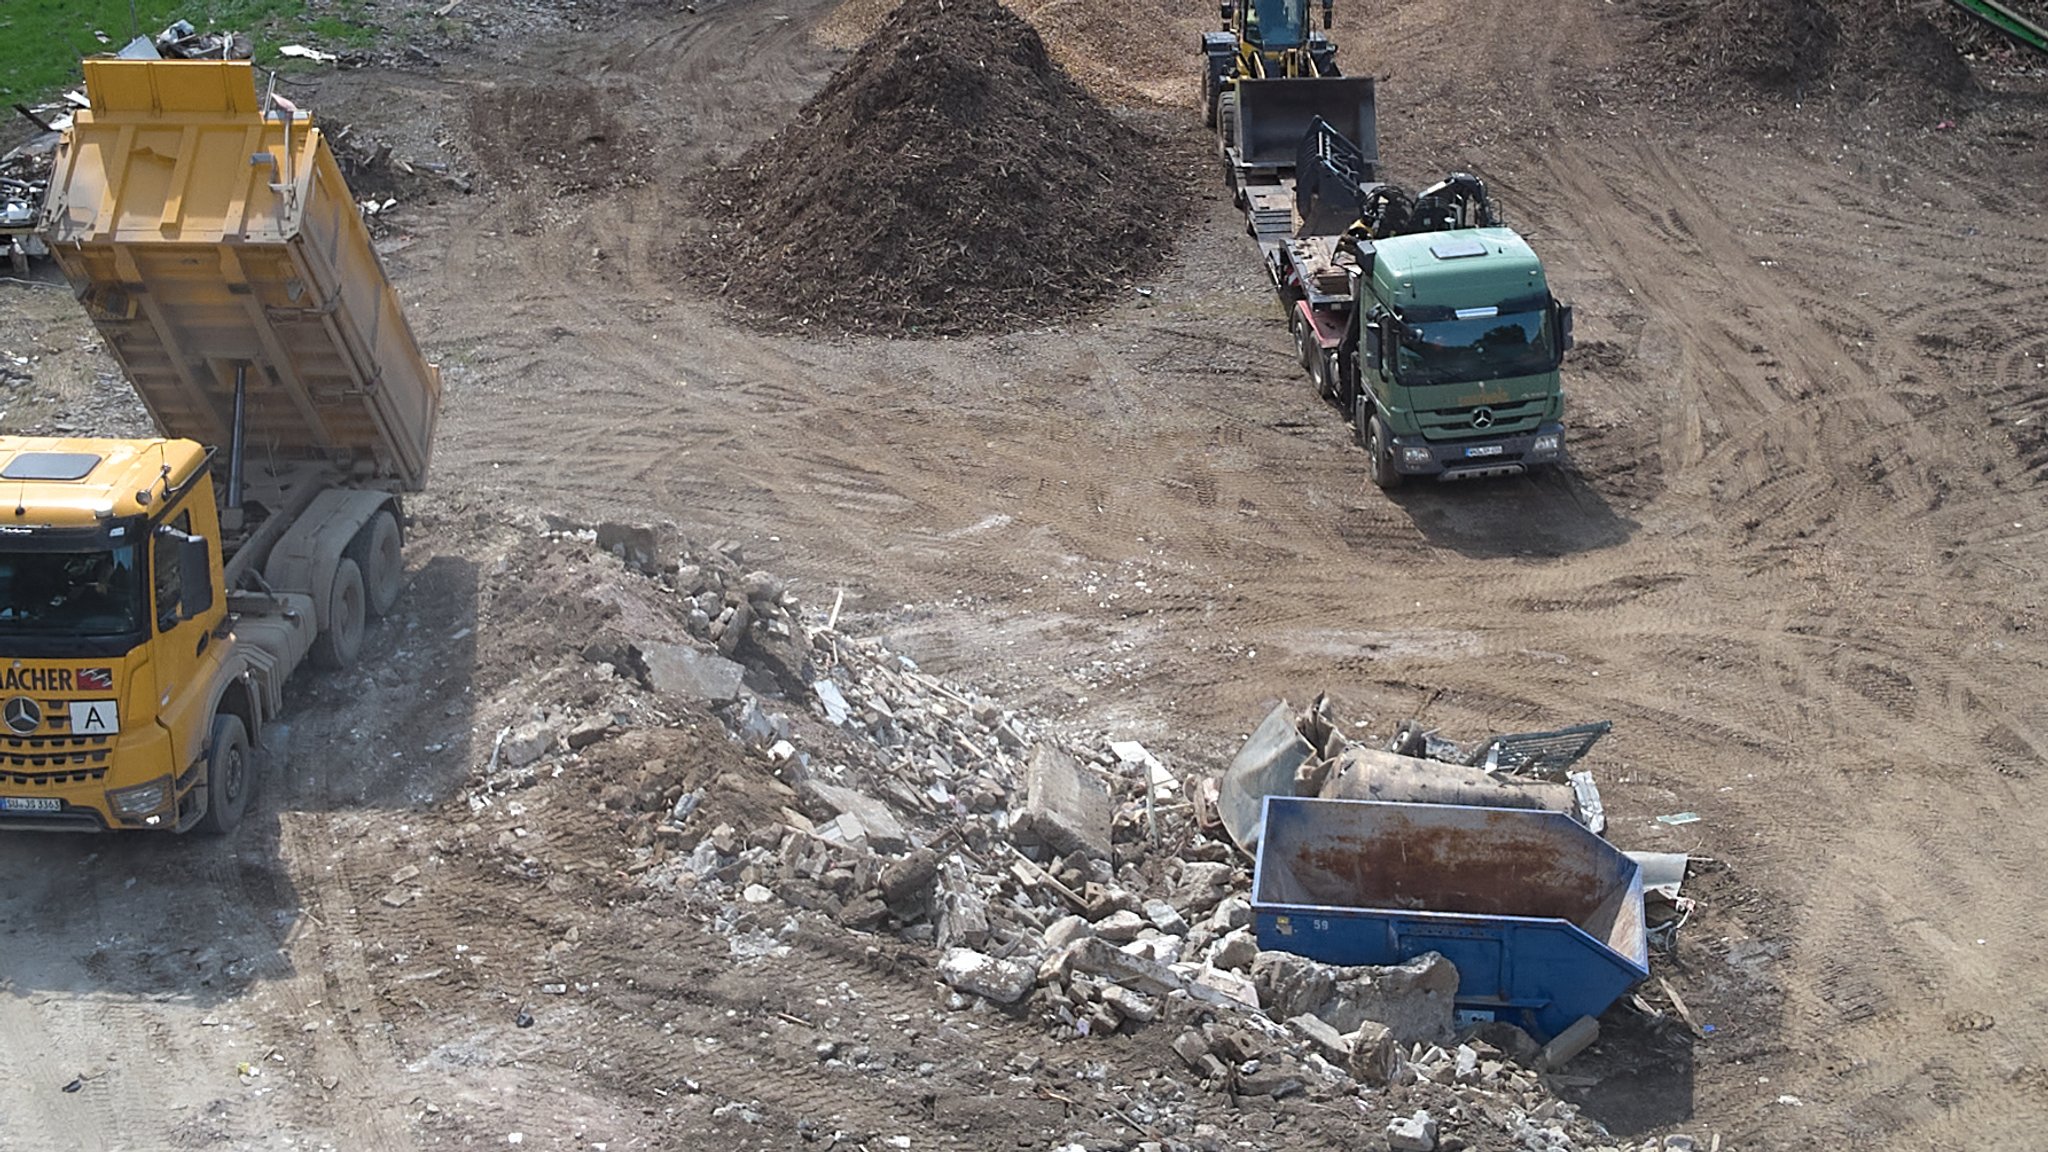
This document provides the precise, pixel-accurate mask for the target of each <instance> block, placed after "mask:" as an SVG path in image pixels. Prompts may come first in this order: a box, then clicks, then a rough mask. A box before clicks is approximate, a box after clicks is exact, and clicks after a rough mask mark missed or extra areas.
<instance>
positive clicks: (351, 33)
mask: <svg viewBox="0 0 2048 1152" xmlns="http://www.w3.org/2000/svg"><path fill="white" fill-rule="evenodd" d="M133 10H134V14H135V15H134V22H133V24H132V25H131V23H130V19H129V11H130V6H129V0H0V104H5V103H8V102H12V101H16V100H24V101H25V100H33V99H38V98H41V97H44V96H48V95H50V94H51V93H53V92H56V91H58V90H60V89H63V88H68V87H72V86H75V85H76V84H78V82H79V68H78V61H79V60H80V59H81V58H82V57H85V56H89V55H93V54H96V53H103V52H118V51H120V49H121V46H122V45H123V44H126V43H127V42H128V41H129V39H130V38H131V35H142V36H151V37H154V36H155V35H156V34H157V33H158V32H161V31H163V30H164V27H165V26H166V25H168V24H170V23H171V21H173V20H179V19H183V20H189V21H191V22H192V26H193V27H194V28H197V29H199V30H200V31H201V32H215V31H231V32H242V33H245V34H247V35H248V37H249V39H250V41H251V42H252V43H253V44H254V45H255V48H256V59H257V61H258V62H259V63H268V62H270V61H272V60H275V59H276V58H277V49H278V47H279V46H280V45H283V44H290V43H294V42H297V41H305V42H307V43H310V44H312V45H314V46H316V47H321V48H327V49H330V50H332V49H338V48H362V47H366V46H368V45H369V44H370V43H371V42H372V41H373V40H374V39H375V38H376V35H377V28H376V27H375V26H374V25H372V24H371V23H369V20H368V17H367V15H366V14H365V13H364V11H363V5H362V0H329V2H326V3H311V4H309V3H308V2H307V0H134V9H133ZM131 27H132V29H133V32H132V33H131ZM95 32H98V33H101V34H103V35H105V36H106V38H107V39H106V42H105V43H102V42H101V41H100V39H99V37H98V36H95V35H94V33H95ZM9 115H11V113H10V114H9Z"/></svg>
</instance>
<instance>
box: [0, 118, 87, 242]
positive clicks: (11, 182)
mask: <svg viewBox="0 0 2048 1152" xmlns="http://www.w3.org/2000/svg"><path fill="white" fill-rule="evenodd" d="M84 103H85V97H84V96H82V95H77V94H75V93H74V94H73V95H71V96H67V97H65V99H64V100H63V102H61V103H57V104H47V105H43V106H41V107H38V108H30V107H27V106H26V105H21V104H17V105H15V106H14V107H15V111H17V112H19V113H20V114H21V116H22V118H23V119H25V120H27V121H28V123H29V124H30V125H32V126H33V134H32V135H30V136H29V137H28V139H26V140H23V141H22V142H21V143H20V144H17V145H15V146H14V147H12V148H9V149H8V150H7V151H6V152H5V153H0V255H4V256H6V257H7V258H8V261H9V263H10V264H11V265H12V266H13V272H14V274H15V275H17V276H24V275H27V273H28V258H29V257H31V256H44V255H47V254H48V253H49V249H47V248H45V247H44V246H43V242H42V241H41V240H39V239H37V237H36V234H35V225H36V216H37V214H38V213H40V212H41V211H42V207H43V197H44V196H45V195H46V194H47V193H48V192H49V188H50V169H51V167H52V165H54V164H55V163H56V157H57V144H58V142H59V141H60V140H61V139H62V138H63V134H64V129H66V128H69V127H70V126H71V113H72V110H73V109H75V108H78V107H82V106H83V105H84Z"/></svg>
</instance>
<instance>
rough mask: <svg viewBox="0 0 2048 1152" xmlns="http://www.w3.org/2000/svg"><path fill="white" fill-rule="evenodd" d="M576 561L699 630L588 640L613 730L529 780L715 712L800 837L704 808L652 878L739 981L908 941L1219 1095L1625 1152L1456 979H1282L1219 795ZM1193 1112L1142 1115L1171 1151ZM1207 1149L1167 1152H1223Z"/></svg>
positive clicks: (1154, 1104) (1155, 1109)
mask: <svg viewBox="0 0 2048 1152" xmlns="http://www.w3.org/2000/svg"><path fill="white" fill-rule="evenodd" d="M553 532H554V533H555V534H556V536H557V537H558V538H561V539H565V540H571V541H580V542H583V543H587V544H591V545H596V544H597V543H598V542H599V541H602V542H603V544H604V545H605V550H606V551H610V552H611V553H612V554H613V555H614V556H615V557H617V558H618V561H619V563H620V564H621V565H623V566H624V567H625V568H626V569H627V570H628V571H630V572H633V573H635V574H637V575H638V577H639V578H643V579H646V580H649V581H653V582H655V583H656V584H657V585H658V586H659V587H661V588H663V589H665V590H666V591H667V593H668V594H669V595H670V596H671V597H673V601H672V602H673V603H674V604H675V606H676V611H675V613H674V616H673V618H672V619H671V620H670V621H668V622H667V623H668V624H669V625H671V626H668V627H663V626H657V625H659V624H661V623H662V622H658V621H641V622H639V625H640V626H639V627H637V628H635V629H634V630H631V631H629V630H628V627H629V626H631V625H633V624H634V622H633V621H630V620H629V621H623V622H622V621H614V622H613V623H610V624H607V625H606V626H605V627H604V628H603V629H602V630H600V633H599V634H598V635H597V636H595V637H593V638H592V639H591V640H590V642H589V644H588V645H587V646H586V648H585V649H584V653H583V654H584V658H585V659H586V660H587V661H589V662H591V663H592V664H594V665H596V666H597V667H598V669H599V670H600V671H608V672H609V673H610V674H611V676H612V679H611V681H610V683H611V684H612V685H613V692H614V696H613V697H612V698H611V699H610V700H609V702H608V704H607V705H606V706H605V707H604V708H603V709H602V710H601V712H600V714H598V715H595V716H589V715H575V714H571V713H569V712H567V711H559V712H554V713H547V714H545V715H542V716H538V717H535V718H532V719H531V720H529V721H528V722H526V723H524V724H522V725H520V726H519V727H518V729H517V740H516V742H515V741H514V740H513V738H512V737H511V736H508V737H507V738H506V744H507V745H509V746H512V747H513V749H514V752H515V755H516V756H519V757H524V756H526V755H528V753H529V751H530V750H532V749H535V748H539V749H541V751H539V752H538V753H537V754H536V755H535V757H534V760H533V761H532V762H531V763H529V764H527V765H525V766H524V768H522V769H521V770H522V771H527V772H534V771H543V772H544V771H551V770H558V769H557V768H556V767H551V766H559V765H562V764H573V762H574V761H575V759H576V758H577V757H579V756H583V755H587V754H589V752H590V751H591V750H592V749H593V748H597V747H601V746H602V745H603V743H604V742H605V741H608V740H612V739H616V738H618V735H619V734H620V733H622V732H625V731H629V730H631V729H632V728H633V727H634V726H635V725H636V724H641V723H647V722H651V721H652V720H653V719H655V718H657V717H658V716H660V715H666V714H669V713H667V712H664V711H662V710H664V709H673V708H675V707H680V706H688V707H694V708H699V709H702V708H710V709H712V710H713V714H714V715H715V716H716V717H717V718H718V720H719V721H720V722H721V723H722V724H723V725H724V728H725V731H726V733H727V734H728V735H729V737H730V739H732V740H733V741H735V742H736V743H737V744H739V745H740V746H742V747H743V748H745V749H747V750H748V753H749V755H750V756H751V757H753V762H754V763H755V764H757V765H758V770H759V779H760V787H761V788H762V789H764V790H765V794H771V795H773V796H776V797H781V798H786V799H783V800H782V802H781V807H780V809H779V811H780V817H779V819H778V820H773V821H770V822H768V823H766V824H763V825H760V826H756V827H751V828H738V827H734V826H732V825H730V824H717V825H715V826H713V827H711V828H708V829H706V828H705V827H704V826H703V825H702V823H700V822H699V821H701V819H702V817H697V816H694V815H693V812H694V808H695V807H696V802H695V801H693V799H692V794H684V795H683V796H682V797H681V798H680V799H677V800H676V801H675V802H674V806H673V809H671V808H669V807H668V805H667V803H666V802H664V803H663V805H662V806H661V809H660V814H659V819H661V821H662V823H663V825H664V828H665V830H664V831H662V832H661V833H660V834H658V835H655V836H653V837H651V838H649V840H648V842H647V843H646V845H645V846H644V847H642V848H639V849H636V851H637V852H638V853H639V854H641V855H642V857H643V858H644V861H645V863H644V865H641V866H636V867H635V868H634V869H633V871H634V872H635V874H636V875H637V876H638V877H639V881H640V883H641V884H643V885H645V886H647V887H648V888H650V889H656V890H660V891H665V892H672V893H675V894H678V895H681V896H683V897H684V898H685V899H687V900H688V901H690V902H692V903H693V904H696V905H699V906H701V907H702V908H703V909H704V913H705V915H704V917H703V918H704V920H705V921H706V922H708V923H709V924H711V925H712V926H713V928H714V930H716V931H720V932H724V933H726V934H728V935H729V936H730V938H731V940H732V946H733V955H734V957H735V959H736V961H737V962H739V963H747V962H749V960H750V959H751V958H754V957H760V956H771V955H781V954H785V953H786V952H787V949H788V945H787V943H786V941H787V940H788V939H789V938H790V936H791V934H792V933H794V932H795V931H797V926H798V925H799V924H800V923H804V922H813V923H817V924H820V925H825V926H828V927H830V928H831V929H832V930H844V931H851V932H857V933H867V934H873V935H874V936H876V937H878V938H879V937H893V938H894V939H895V940H896V941H898V942H899V943H898V944H896V945H893V946H894V947H901V946H906V945H907V946H909V947H911V948H914V949H920V950H925V951H926V952H927V954H928V955H929V956H930V960H929V963H930V965H931V968H930V971H931V972H932V974H933V981H932V983H933V988H934V993H933V995H934V998H935V1001H936V1002H938V1003H941V1004H943V1006H944V1008H945V1009H946V1010H948V1011H954V1012H968V1013H971V1012H976V1011H1002V1012H1006V1013H1011V1014H1021V1015H1022V1016H1023V1017H1025V1018H1028V1019H1031V1020H1035V1021H1037V1022H1038V1023H1039V1024H1040V1025H1041V1026H1042V1027H1044V1028H1045V1029H1046V1030H1047V1031H1048V1033H1049V1034H1050V1035H1052V1036H1054V1037H1059V1038H1063V1039H1064V1040H1065V1041H1066V1042H1070V1043H1076V1044H1088V1043H1092V1042H1099V1041H1100V1039H1101V1038H1102V1037H1105V1036H1110V1035H1118V1036H1134V1035H1138V1034H1141V1033H1144V1032H1146V1031H1147V1030H1152V1029H1158V1030H1160V1032H1159V1034H1158V1036H1157V1038H1156V1041H1155V1042H1157V1043H1160V1044H1162V1045H1170V1047H1171V1049H1172V1052H1173V1053H1174V1054H1175V1055H1176V1056H1177V1058H1178V1060H1179V1062H1180V1063H1181V1064H1182V1065H1184V1066H1185V1067H1186V1069H1187V1070H1188V1079H1187V1082H1188V1083H1189V1084H1190V1085H1191V1086H1196V1085H1199V1086H1201V1087H1204V1088H1207V1089H1208V1090H1211V1091H1215V1092H1224V1093H1230V1094H1233V1095H1235V1096H1236V1097H1238V1098H1244V1097H1255V1098H1257V1097H1267V1098H1275V1099H1278V1098H1286V1097H1290V1096H1296V1095H1302V1096H1306V1097H1309V1098H1312V1099H1316V1100H1333V1099H1337V1098H1341V1097H1351V1098H1355V1099H1356V1100H1357V1101H1358V1102H1359V1105H1360V1106H1362V1107H1367V1108H1370V1109H1375V1110H1377V1111H1378V1113H1379V1114H1382V1115H1386V1116H1388V1117H1389V1118H1390V1121H1391V1122H1390V1123H1388V1125H1387V1134H1388V1140H1389V1142H1390V1146H1391V1147H1401V1148H1432V1149H1433V1148H1446V1149H1456V1148H1462V1147H1467V1146H1469V1145H1470V1143H1471V1141H1472V1140H1473V1139H1474V1138H1475V1134H1477V1133H1481V1132H1491V1133H1494V1136H1490V1137H1488V1138H1487V1139H1489V1140H1494V1141H1495V1142H1496V1143H1497V1142H1498V1139H1499V1138H1506V1139H1509V1140H1512V1141H1514V1142H1515V1143H1516V1144H1517V1145H1518V1146H1522V1147H1528V1148H1545V1149H1549V1148H1570V1149H1593V1148H1601V1147H1611V1146H1613V1142H1612V1141H1611V1140H1609V1139H1607V1138H1606V1137H1605V1136H1604V1134H1603V1133H1601V1132H1600V1131H1599V1130H1598V1129H1597V1127H1595V1126H1593V1125H1591V1124H1590V1123H1588V1122H1586V1121H1585V1120H1583V1119H1581V1118H1580V1117H1579V1116H1578V1115H1577V1112H1576V1109H1574V1108H1573V1107H1572V1106H1571V1105H1569V1104H1566V1103H1563V1102H1561V1101H1559V1100H1558V1099H1556V1098H1555V1097H1554V1096H1553V1095H1552V1094H1551V1093H1550V1091H1549V1089H1548V1088H1547V1087H1546V1084H1545V1081H1544V1080H1543V1079H1542V1077H1541V1076H1540V1075H1539V1073H1538V1071H1537V1070H1536V1069H1537V1068H1538V1067H1539V1066H1540V1064H1541V1056H1540V1052H1539V1050H1538V1049H1537V1046H1536V1045H1535V1043H1534V1042H1533V1041H1531V1040H1530V1039H1529V1038H1528V1037H1527V1036H1526V1035H1524V1034H1522V1033H1520V1031H1519V1030H1518V1029H1514V1028H1512V1027H1510V1026H1508V1025H1504V1024H1485V1025H1480V1026H1465V1027H1460V1026H1459V1024H1458V1023H1457V1020H1456V1017H1455V1015H1454V1013H1453V1009H1452V997H1453V996H1454V994H1455V992H1456V989H1457V981H1458V974H1457V970H1456V968H1455V967H1454V966H1453V965H1452V964H1451V962H1450V961H1448V960H1446V959H1445V958H1444V957H1442V956H1439V955H1436V954H1430V955H1427V956H1423V957H1420V958H1418V959H1416V960H1414V961H1412V962H1410V963H1408V964H1404V965H1400V966H1394V967H1380V968H1374V967H1356V968H1343V967H1333V966H1330V965H1324V964H1319V963H1317V962H1315V961H1311V960H1307V959H1304V958H1302V957H1299V956H1295V955H1292V954H1290V953H1284V952H1274V951H1264V950H1261V949H1260V947H1259V944H1258V939H1257V937H1256V935H1255V934H1254V932H1253V931H1252V924H1251V921H1252V909H1251V904H1250V900H1249V897H1248V890H1249V887H1250V879H1251V878H1250V874H1249V868H1248V866H1247V865H1246V864H1245V863H1244V862H1243V860H1244V858H1243V857H1242V856H1240V855H1239V854H1238V853H1237V852H1236V850H1235V849H1234V847H1233V846H1232V845H1231V844H1230V842H1229V840H1228V839H1226V838H1225V836H1224V833H1223V831H1222V829H1221V828H1220V827H1217V826H1215V825H1213V824H1212V825H1206V826H1205V825H1204V824H1203V823H1202V822H1201V821H1200V819H1199V814H1200V806H1199V805H1198V804H1194V803H1190V802H1189V801H1188V800H1186V799H1183V798H1184V797H1189V796H1190V795H1191V794H1192V793H1193V792H1194V791H1195V785H1196V784H1197V783H1198V782H1197V781H1194V780H1189V779H1183V778H1181V777H1179V776H1177V775H1176V774H1175V773H1174V772H1173V770H1172V767H1171V763H1170V761H1166V760H1162V759H1161V758H1160V757H1159V756H1157V755H1156V754H1154V753H1153V752H1151V751H1149V750H1147V749H1145V748H1144V747H1143V745H1140V744H1138V743H1137V742H1135V741H1126V740H1121V739H1118V740H1108V739H1075V738H1067V739H1062V738H1060V737H1058V736H1056V735H1055V734H1054V733H1053V731H1052V730H1051V728H1050V727H1049V726H1048V725H1044V724H1042V723H1040V722H1039V721H1037V720H1036V719H1034V718H1033V717H1032V716H1031V715H1029V714H1026V713H1022V712H1019V711H1017V710H1014V709H1010V708H1006V707H1004V706H1003V705H1002V703H1001V702H1000V701H998V700H996V699H993V698H991V697H989V696H986V695H983V694H982V693H981V692H979V691H977V690H975V689H973V688H969V687H965V686H960V685H955V684H952V683H948V682H946V681H945V680H943V679H941V678H939V677H936V676H933V675H930V674H928V673H926V672H924V671H923V670H922V669H920V668H919V667H918V666H917V664H916V663H915V662H914V661H912V660H910V659H909V658H908V657H905V656H903V655H902V654H900V653H897V652H894V651H892V650H890V649H889V648H888V647H887V646H886V645H884V644H882V643H880V642H878V641H876V640H874V639H871V638H865V637H860V636H855V635H851V634H849V633H848V632H845V631H842V630H841V629H840V628H839V627H838V626H837V620H836V616H835V615H832V614H824V613H819V612H817V611H815V610H810V609H807V608H806V606H805V605H804V604H803V603H802V602H801V601H800V600H799V599H798V598H797V596H796V594H795V593H794V591H793V590H792V589H791V588H789V587H788V586H787V585H786V584H785V583H784V582H783V581H781V580H779V579H777V578H775V577H774V576H772V575H770V574H767V573H765V572H762V571H760V570H757V569H754V568H752V567H751V566H749V565H748V564H747V563H746V562H745V559H744V556H743V554H742V552H741V550H740V549H739V548H738V547H737V546H735V545H731V544H724V543H720V544H713V545H710V546H699V545H696V544H693V543H691V542H689V541H686V540H684V539H682V538H681V537H680V536H678V535H676V534H674V533H672V532H669V531H666V530H659V529H641V528H638V527H637V526H624V527H621V526H606V527H604V528H600V529H598V530H595V531H592V530H590V529H584V528H580V527H576V526H573V525H559V524H558V525H555V526H553ZM650 710H651V711H650ZM1303 743H1305V744H1313V742H1312V741H1310V740H1308V739H1307V738H1306V737H1304V738H1303ZM504 771H505V768H504V767H503V766H500V768H499V769H498V771H497V774H498V776H502V775H503V773H504ZM507 787H508V786H506V785H504V784H502V783H499V784H495V785H494V784H491V782H490V781H488V780H487V781H486V786H485V787H482V788H479V790H478V795H477V798H476V799H474V800H473V803H494V802H505V797H506V790H507ZM695 796H696V798H697V799H698V800H701V790H699V791H698V792H697V793H696V794H695ZM686 802H687V803H686ZM1175 1107H1176V1105H1175V1104H1174V1102H1173V1101H1169V1100H1164V1099H1161V1100H1156V1101H1149V1102H1146V1103H1145V1106H1144V1114H1145V1115H1146V1116H1148V1117H1149V1118H1150V1119H1149V1120H1148V1123H1150V1124H1151V1125H1152V1126H1153V1127H1154V1128H1156V1129H1157V1130H1158V1131H1159V1132H1161V1133H1165V1134H1169V1135H1170V1134H1172V1133H1174V1132H1175V1131H1176V1128H1175V1126H1174V1125H1175V1120H1174V1116H1175V1111H1174V1109H1175ZM1183 1111H1184V1112H1186V1114H1187V1115H1188V1116H1190V1117H1191V1116H1192V1111H1191V1110H1188V1109H1186V1108H1185V1106H1183ZM1189 1123H1190V1125H1192V1120H1190V1121H1189ZM1182 1135H1183V1136H1185V1137H1186V1139H1169V1140H1164V1141H1163V1142H1162V1143H1161V1144H1160V1146H1161V1147H1165V1148H1176V1147H1196V1146H1199V1144H1198V1143H1197V1142H1195V1141H1194V1139H1193V1137H1192V1127H1190V1128H1189V1129H1188V1130H1187V1131H1186V1132H1183V1133H1182Z"/></svg>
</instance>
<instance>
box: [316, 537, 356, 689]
mask: <svg viewBox="0 0 2048 1152" xmlns="http://www.w3.org/2000/svg"><path fill="white" fill-rule="evenodd" d="M364 599H365V597H364V595H363V570H362V569H360V568H358V567H356V562H355V561H353V560H350V559H349V558H348V557H346V556H344V557H342V559H341V563H339V564H337V565H335V568H334V590H333V591H332V592H330V593H328V596H327V628H326V629H325V630H324V631H322V632H321V633H320V635H319V637H318V638H317V639H315V640H314V641H313V661H314V663H316V664H318V665H320V666H321V667H322V668H333V669H341V668H347V667H349V666H350V665H352V664H354V663H355V662H356V654H357V653H359V652H361V651H362V650H363V623H364V618H365V615H366V613H365V609H366V607H367V605H366V604H365V603H364Z"/></svg>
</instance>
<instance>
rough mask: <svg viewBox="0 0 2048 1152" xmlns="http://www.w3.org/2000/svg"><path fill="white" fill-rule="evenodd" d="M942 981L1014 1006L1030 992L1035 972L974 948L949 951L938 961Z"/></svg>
mask: <svg viewBox="0 0 2048 1152" xmlns="http://www.w3.org/2000/svg"><path fill="white" fill-rule="evenodd" d="M939 979H941V980H943V981H945V982H946V986H947V987H949V988H953V989H956V990H958V991H961V992H971V993H973V994H974V995H976V996H985V997H987V998H988V999H990V1000H993V1001H995V1002H996V1003H998V1004H1015V1003H1016V1002H1017V1001H1019V1000H1022V999H1023V998H1024V997H1025V996H1026V995H1028V994H1029V993H1030V991H1031V987H1032V981H1033V973H1032V971H1031V969H1030V968H1027V967H1025V966H1024V965H1022V964H1018V963H1015V962H1013V961H1009V960H1001V959H998V958H996V957H994V956H990V955H987V954H985V953H982V952H977V951H975V950H974V949H972V948H949V949H947V950H946V954H945V956H944V957H943V958H941V959H940V960H939Z"/></svg>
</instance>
